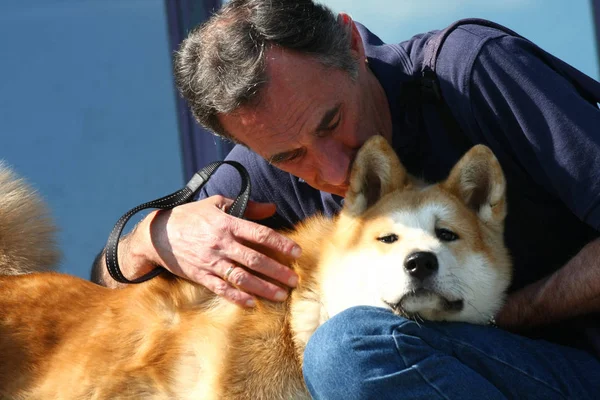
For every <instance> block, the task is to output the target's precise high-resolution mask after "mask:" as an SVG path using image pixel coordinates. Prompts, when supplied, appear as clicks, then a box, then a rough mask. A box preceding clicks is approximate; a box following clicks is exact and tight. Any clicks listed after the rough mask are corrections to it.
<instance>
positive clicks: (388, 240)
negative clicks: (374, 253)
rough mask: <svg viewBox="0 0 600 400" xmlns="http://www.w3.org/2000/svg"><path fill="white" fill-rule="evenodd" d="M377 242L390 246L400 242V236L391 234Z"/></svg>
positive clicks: (381, 237) (379, 238)
mask: <svg viewBox="0 0 600 400" xmlns="http://www.w3.org/2000/svg"><path fill="white" fill-rule="evenodd" d="M377 240H379V241H380V242H382V243H386V244H390V243H394V242H395V241H396V240H398V235H396V234H395V233H390V234H389V235H385V236H380V237H378V238H377Z"/></svg>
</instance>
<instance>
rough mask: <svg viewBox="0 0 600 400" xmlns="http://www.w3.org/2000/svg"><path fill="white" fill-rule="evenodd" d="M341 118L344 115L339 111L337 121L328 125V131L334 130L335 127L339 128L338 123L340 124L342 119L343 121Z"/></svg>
mask: <svg viewBox="0 0 600 400" xmlns="http://www.w3.org/2000/svg"><path fill="white" fill-rule="evenodd" d="M341 120H342V115H341V113H338V115H337V118H336V120H335V122H334V123H332V124H331V125H329V126H328V127H327V130H328V131H332V130H334V129H335V128H337V127H338V125H339V124H340V121H341Z"/></svg>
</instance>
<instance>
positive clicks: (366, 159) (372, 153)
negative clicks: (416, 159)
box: [344, 136, 409, 215]
mask: <svg viewBox="0 0 600 400" xmlns="http://www.w3.org/2000/svg"><path fill="white" fill-rule="evenodd" d="M408 184H409V178H408V174H407V173H406V170H405V169H404V167H403V166H402V164H401V163H400V160H399V159H398V156H397V155H396V153H395V152H394V150H393V149H392V148H391V146H390V145H389V144H388V142H387V140H385V138H383V137H382V136H373V137H372V138H370V139H369V140H367V141H366V142H365V144H364V145H363V146H362V147H361V148H360V150H359V151H358V154H357V155H356V159H355V160H354V163H353V165H352V170H351V172H350V187H349V188H348V192H347V193H346V198H345V200H344V212H345V213H350V214H352V215H360V214H362V213H363V212H365V210H367V209H368V208H369V207H371V206H372V205H373V204H375V203H376V202H377V201H378V200H379V199H380V198H382V197H383V196H385V195H386V194H388V193H391V192H393V191H394V190H398V189H401V188H403V187H406V186H407V185H408Z"/></svg>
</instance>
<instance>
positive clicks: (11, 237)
mask: <svg viewBox="0 0 600 400" xmlns="http://www.w3.org/2000/svg"><path fill="white" fill-rule="evenodd" d="M55 231H56V229H55V227H54V224H53V222H52V219H51V218H50V216H49V214H48V210H47V208H46V206H45V204H44V203H43V202H42V201H41V200H40V199H39V198H38V196H37V194H36V193H35V192H34V191H33V190H32V189H31V188H30V187H29V186H28V185H27V184H26V183H25V181H23V180H22V179H17V178H16V177H15V175H14V174H13V173H12V172H11V170H10V169H9V168H8V167H7V166H6V165H5V164H4V163H3V162H2V161H0V266H1V269H0V271H1V273H2V274H4V275H17V274H23V273H28V272H34V271H42V270H52V269H55V268H56V266H57V263H58V259H59V253H58V250H57V247H56V242H55V237H54V235H55Z"/></svg>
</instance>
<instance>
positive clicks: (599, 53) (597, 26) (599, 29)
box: [591, 0, 600, 79]
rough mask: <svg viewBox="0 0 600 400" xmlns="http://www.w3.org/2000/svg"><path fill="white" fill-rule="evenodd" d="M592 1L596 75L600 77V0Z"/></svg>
mask: <svg viewBox="0 0 600 400" xmlns="http://www.w3.org/2000/svg"><path fill="white" fill-rule="evenodd" d="M591 1H592V14H593V17H594V31H595V32H596V57H597V59H598V69H599V70H598V76H596V79H600V0H591Z"/></svg>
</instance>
